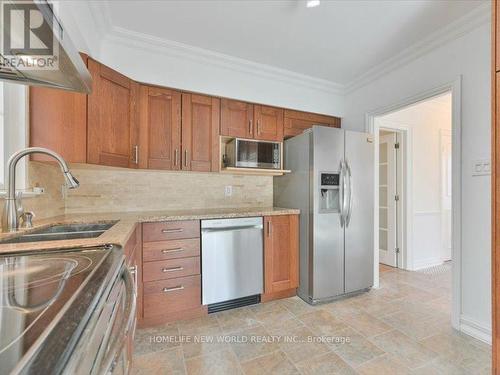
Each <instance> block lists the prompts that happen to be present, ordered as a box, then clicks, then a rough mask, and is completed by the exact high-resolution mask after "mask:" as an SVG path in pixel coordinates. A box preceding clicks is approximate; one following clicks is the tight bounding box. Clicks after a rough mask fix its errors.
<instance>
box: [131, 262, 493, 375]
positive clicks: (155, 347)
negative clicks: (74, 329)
mask: <svg viewBox="0 0 500 375" xmlns="http://www.w3.org/2000/svg"><path fill="white" fill-rule="evenodd" d="M380 270H381V272H380V280H381V288H380V289H377V290H372V291H370V292H369V293H364V294H361V295H358V296H355V297H352V298H349V299H343V300H339V301H335V302H331V303H328V304H324V305H320V306H314V307H313V306H310V305H308V304H306V303H305V302H303V301H302V300H301V299H299V298H298V297H293V298H288V299H284V300H280V301H274V302H269V303H266V304H261V305H254V306H248V307H243V308H240V309H235V310H230V311H224V312H221V313H217V314H212V315H209V316H207V317H204V318H200V319H195V320H190V321H183V322H178V323H175V324H169V325H164V326H161V327H155V328H152V329H146V330H139V331H138V332H137V336H136V343H135V345H136V347H135V355H134V367H133V369H132V373H133V374H179V375H180V374H203V375H209V374H214V375H223V374H231V375H232V374H251V375H253V374H256V375H260V374H377V375H378V374H383V375H390V374H398V375H400V374H425V375H432V374H453V375H459V374H489V373H491V365H490V359H491V356H490V347H489V346H488V345H487V344H484V343H482V342H480V341H477V340H475V339H473V338H471V337H469V336H466V335H464V334H461V333H458V332H456V331H454V330H453V329H452V328H451V325H450V295H451V290H450V287H451V273H450V270H449V267H448V268H445V269H444V270H443V269H441V271H440V272H407V271H402V270H397V269H393V268H390V267H385V266H381V269H380ZM202 339H204V340H205V342H201V341H202ZM210 340H213V341H212V342H208V341H210ZM195 341H196V342H195Z"/></svg>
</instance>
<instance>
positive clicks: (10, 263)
mask: <svg viewBox="0 0 500 375" xmlns="http://www.w3.org/2000/svg"><path fill="white" fill-rule="evenodd" d="M110 253H111V248H106V247H99V248H88V249H85V250H79V249H72V250H65V251H47V252H43V251H37V252H36V253H28V254H26V253H22V254H9V255H5V256H0V292H1V293H0V368H1V369H2V372H4V371H5V372H10V371H13V370H16V371H17V369H20V368H26V366H27V364H28V363H29V362H30V361H33V360H34V359H35V358H36V354H37V353H40V352H41V351H44V350H45V348H44V346H47V345H49V344H48V343H47V340H49V339H50V338H52V339H60V340H62V341H64V338H65V337H67V336H68V334H69V333H71V335H74V334H75V333H77V331H78V325H75V324H74V323H75V322H74V321H77V319H80V321H81V319H82V318H83V316H78V315H77V316H73V317H68V316H67V315H68V311H69V310H70V307H71V306H73V305H76V304H79V303H85V304H87V305H88V306H83V308H82V306H73V309H72V310H73V313H75V312H77V311H79V312H80V313H79V315H81V314H83V315H85V313H86V311H87V310H88V309H89V308H91V304H92V301H94V300H95V299H96V298H97V297H98V296H96V295H93V296H87V298H84V295H83V296H82V293H84V291H85V290H86V289H88V288H93V290H94V292H93V293H96V292H97V290H102V286H101V285H92V283H93V282H101V283H102V280H103V278H102V277H101V278H97V279H96V280H94V278H95V276H97V275H96V274H97V273H101V276H104V275H105V274H106V272H97V270H99V269H100V268H106V270H102V271H107V270H108V269H109V268H110V266H111V263H112V262H110V261H111V260H108V261H106V260H107V258H109V255H110ZM106 263H108V265H107V267H105V266H106ZM78 297H81V298H80V299H79V298H78ZM89 297H91V298H89ZM65 315H66V316H65ZM63 318H65V319H68V318H71V319H72V321H70V320H68V322H70V323H69V324H65V325H63V326H62V327H57V330H55V328H56V325H57V324H59V323H61V321H62V319H63ZM77 323H78V321H77ZM80 329H81V327H80ZM68 330H69V331H68ZM56 331H57V332H56ZM70 331H71V332H70ZM68 340H69V341H71V339H68ZM72 341H74V340H72ZM50 345H51V344H50ZM62 349H63V351H65V350H66V349H67V348H66V349H64V348H62ZM45 359H47V358H46V356H45ZM38 360H43V358H39V359H38Z"/></svg>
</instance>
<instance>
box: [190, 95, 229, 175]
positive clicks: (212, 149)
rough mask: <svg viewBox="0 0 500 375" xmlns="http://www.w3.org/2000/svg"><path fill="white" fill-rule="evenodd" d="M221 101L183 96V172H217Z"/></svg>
mask: <svg viewBox="0 0 500 375" xmlns="http://www.w3.org/2000/svg"><path fill="white" fill-rule="evenodd" d="M219 124H220V100H219V99H217V98H212V97H210V96H204V95H195V94H182V169H183V170H186V171H199V172H210V171H212V172H215V171H218V169H219V168H218V167H219V164H218V160H219Z"/></svg>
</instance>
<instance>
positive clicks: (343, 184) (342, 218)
mask: <svg viewBox="0 0 500 375" xmlns="http://www.w3.org/2000/svg"><path fill="white" fill-rule="evenodd" d="M346 187H347V185H346V168H345V162H344V160H343V159H342V160H341V161H340V184H339V188H340V191H339V201H340V204H339V206H340V226H341V227H342V228H343V227H344V225H345V222H346Z"/></svg>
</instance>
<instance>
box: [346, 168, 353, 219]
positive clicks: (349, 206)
mask: <svg viewBox="0 0 500 375" xmlns="http://www.w3.org/2000/svg"><path fill="white" fill-rule="evenodd" d="M345 165H346V169H347V176H348V181H349V198H348V199H349V205H348V211H347V216H346V218H345V225H346V227H348V226H349V223H350V221H351V215H352V173H351V167H350V166H349V162H348V161H347V160H346V161H345Z"/></svg>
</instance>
